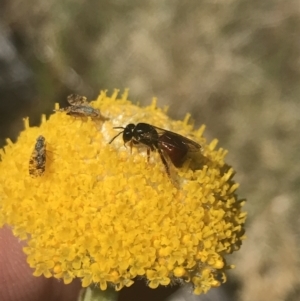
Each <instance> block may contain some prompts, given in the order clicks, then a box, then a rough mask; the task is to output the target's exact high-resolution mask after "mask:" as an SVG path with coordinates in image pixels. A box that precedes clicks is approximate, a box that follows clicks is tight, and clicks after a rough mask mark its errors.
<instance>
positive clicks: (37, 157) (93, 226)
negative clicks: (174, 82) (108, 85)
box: [0, 91, 246, 294]
mask: <svg viewBox="0 0 300 301" xmlns="http://www.w3.org/2000/svg"><path fill="white" fill-rule="evenodd" d="M117 97H118V91H115V93H114V94H113V95H112V96H111V97H108V96H107V95H106V93H105V92H102V93H101V94H100V96H99V97H98V99H97V100H96V101H93V102H91V103H90V106H92V107H93V108H94V109H96V112H97V114H98V113H99V111H98V110H100V112H101V115H103V116H104V117H105V118H101V117H100V118H91V117H80V116H79V117H78V116H77V115H76V116H77V117H74V116H70V115H68V114H67V113H68V112H70V110H65V111H62V110H59V108H58V105H56V112H55V113H54V114H53V115H51V116H50V118H49V119H48V120H46V118H45V116H43V118H42V123H41V125H40V126H39V127H30V126H29V120H28V119H25V130H24V131H23V132H22V133H21V134H20V136H19V138H18V141H17V142H16V143H15V144H13V143H12V142H11V141H10V140H8V141H7V145H6V146H5V147H4V149H3V150H0V155H1V162H0V183H1V185H0V226H3V225H4V224H8V225H10V226H11V227H12V229H13V232H14V234H15V235H16V236H17V237H19V238H20V239H22V240H27V244H28V245H27V247H25V248H24V252H25V253H26V254H27V261H28V263H29V265H30V266H31V267H32V268H34V269H35V272H34V275H36V276H40V275H42V274H43V275H44V276H45V277H52V276H54V277H56V278H62V279H63V280H64V282H65V283H70V282H71V281H72V280H73V279H74V278H81V280H82V285H83V286H84V287H87V286H89V285H91V284H93V283H96V284H98V285H99V286H100V288H101V289H102V290H105V289H106V288H107V285H112V286H114V287H115V289H116V290H119V289H121V288H122V287H124V286H130V285H131V284H132V283H133V282H134V279H135V278H136V277H143V278H144V279H146V281H147V284H148V285H149V287H151V288H156V287H158V286H159V285H169V284H175V283H180V282H182V281H186V282H192V283H193V285H194V292H195V293H196V294H200V293H202V292H206V291H208V289H209V288H210V287H212V286H218V285H219V284H220V281H221V278H224V277H225V275H224V271H225V269H228V268H230V266H227V265H226V263H225V259H224V256H225V255H226V254H228V253H232V252H233V251H236V250H238V249H239V247H240V245H241V241H242V240H243V238H244V237H243V235H244V229H243V225H244V222H245V218H246V214H245V213H244V212H242V211H241V207H242V206H243V203H244V202H243V201H239V200H238V199H237V196H236V194H235V190H236V189H237V187H238V184H236V183H234V182H233V180H232V176H233V174H234V172H233V169H232V168H230V167H229V166H228V165H226V164H225V163H224V157H225V155H226V151H225V150H223V149H217V150H215V147H216V144H217V141H216V140H214V141H212V142H211V143H210V144H206V141H205V139H204V138H203V136H202V133H203V131H204V127H203V126H202V127H201V128H200V129H198V130H193V128H192V126H191V125H189V124H188V117H189V116H187V117H186V118H185V120H184V121H173V120H170V119H169V118H168V117H167V115H166V112H165V111H166V110H162V109H159V108H156V103H155V100H154V101H153V103H152V104H151V105H150V106H149V107H145V108H141V107H139V106H136V105H133V104H132V103H131V102H129V101H128V100H127V91H125V93H124V94H123V95H122V97H121V98H120V99H117ZM95 116H96V115H95ZM139 122H145V123H148V124H151V125H155V126H157V127H160V128H164V129H167V130H169V131H172V132H175V133H178V134H180V135H182V136H185V137H187V138H189V139H191V140H193V141H195V142H197V143H199V144H200V145H201V146H202V149H201V151H200V152H194V153H192V154H191V155H189V156H188V158H187V159H186V160H185V162H184V164H183V166H182V167H181V168H176V167H175V166H174V165H173V164H172V163H171V162H169V161H170V160H167V161H168V166H169V168H170V174H169V175H168V174H167V172H166V169H165V166H164V164H163V162H162V160H161V157H160V156H159V154H158V153H157V152H152V151H151V153H150V159H149V160H148V157H147V151H146V147H144V146H143V145H142V144H133V147H132V151H131V148H130V145H129V144H127V148H126V147H124V144H123V140H122V135H120V137H117V138H116V139H115V140H114V141H113V142H112V143H111V144H109V142H110V141H111V139H112V138H113V137H114V136H115V135H116V134H117V133H118V131H121V130H116V129H114V128H113V127H125V126H126V125H127V124H129V123H133V124H137V123H139ZM43 138H44V139H43ZM166 158H167V156H166ZM167 159H168V158H167ZM29 162H30V163H29ZM43 164H44V167H43ZM29 165H30V167H29ZM35 169H37V170H38V172H36V173H35V172H34V170H35ZM30 171H31V172H30Z"/></svg>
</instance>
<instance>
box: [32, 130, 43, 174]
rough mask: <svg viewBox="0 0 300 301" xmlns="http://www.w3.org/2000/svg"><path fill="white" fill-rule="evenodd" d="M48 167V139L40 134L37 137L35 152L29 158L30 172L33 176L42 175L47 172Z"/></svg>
mask: <svg viewBox="0 0 300 301" xmlns="http://www.w3.org/2000/svg"><path fill="white" fill-rule="evenodd" d="M45 167H46V140H45V137H44V136H42V135H40V136H38V137H37V139H36V143H35V146H34V149H33V152H32V154H31V156H30V160H29V174H30V176H31V177H33V178H35V177H40V176H42V175H43V173H44V172H45Z"/></svg>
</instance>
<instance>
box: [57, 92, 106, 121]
mask: <svg viewBox="0 0 300 301" xmlns="http://www.w3.org/2000/svg"><path fill="white" fill-rule="evenodd" d="M67 100H68V103H69V104H70V106H68V107H65V108H62V109H58V110H54V111H59V112H66V114H67V115H70V116H73V117H92V118H102V119H106V118H104V117H103V116H102V115H101V114H100V110H99V109H95V108H93V107H92V106H91V105H90V104H89V103H88V101H87V98H86V97H85V96H81V95H77V94H71V95H69V96H68V98H67Z"/></svg>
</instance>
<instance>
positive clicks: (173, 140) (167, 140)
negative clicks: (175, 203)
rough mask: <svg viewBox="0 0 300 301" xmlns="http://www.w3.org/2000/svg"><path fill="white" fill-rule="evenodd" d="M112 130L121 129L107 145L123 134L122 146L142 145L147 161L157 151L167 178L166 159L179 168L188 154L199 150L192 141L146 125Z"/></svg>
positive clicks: (130, 125) (199, 147)
mask: <svg viewBox="0 0 300 301" xmlns="http://www.w3.org/2000/svg"><path fill="white" fill-rule="evenodd" d="M114 129H122V130H123V131H121V132H120V133H118V134H117V135H116V136H115V137H113V138H112V139H111V140H110V142H109V144H111V143H112V142H113V141H114V140H115V139H116V138H117V137H118V136H120V135H121V134H123V141H124V145H125V144H126V143H127V142H130V147H131V148H132V146H133V145H137V144H143V145H145V146H146V147H147V157H148V160H149V158H150V152H151V151H157V152H158V153H159V156H160V159H161V161H162V163H163V164H164V166H165V170H166V172H167V174H168V175H169V176H170V167H169V164H168V161H167V158H169V159H170V160H171V162H172V163H173V165H174V166H175V167H181V166H182V164H183V163H184V161H185V159H186V155H187V153H188V152H198V151H200V149H201V145H200V144H198V143H197V142H195V141H193V140H190V139H188V138H186V137H184V136H181V135H179V134H176V133H174V132H171V131H167V130H165V129H162V128H159V127H156V126H153V125H151V124H148V123H138V124H136V125H135V124H133V123H130V124H128V125H126V126H125V127H114Z"/></svg>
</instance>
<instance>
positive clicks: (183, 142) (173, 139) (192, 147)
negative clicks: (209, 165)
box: [154, 126, 201, 152]
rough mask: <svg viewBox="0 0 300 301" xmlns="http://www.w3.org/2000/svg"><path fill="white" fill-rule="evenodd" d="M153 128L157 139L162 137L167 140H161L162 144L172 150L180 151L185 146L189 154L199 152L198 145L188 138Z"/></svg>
mask: <svg viewBox="0 0 300 301" xmlns="http://www.w3.org/2000/svg"><path fill="white" fill-rule="evenodd" d="M154 128H155V129H156V130H157V133H158V135H159V137H162V136H164V137H166V138H167V139H163V142H164V143H165V144H167V145H170V147H172V148H177V149H182V147H183V146H185V147H186V148H187V149H188V151H189V152H199V151H200V149H201V145H200V144H198V143H197V142H195V141H193V140H191V139H189V138H186V137H184V136H182V135H179V134H177V133H174V132H171V131H167V130H165V129H162V128H159V127H156V126H154Z"/></svg>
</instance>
